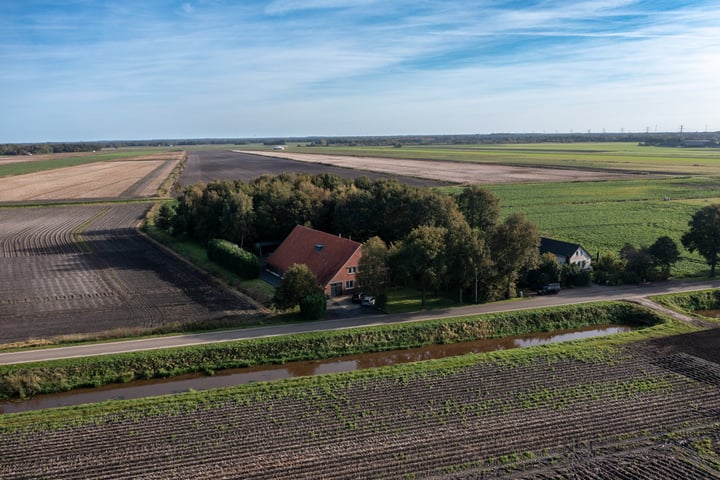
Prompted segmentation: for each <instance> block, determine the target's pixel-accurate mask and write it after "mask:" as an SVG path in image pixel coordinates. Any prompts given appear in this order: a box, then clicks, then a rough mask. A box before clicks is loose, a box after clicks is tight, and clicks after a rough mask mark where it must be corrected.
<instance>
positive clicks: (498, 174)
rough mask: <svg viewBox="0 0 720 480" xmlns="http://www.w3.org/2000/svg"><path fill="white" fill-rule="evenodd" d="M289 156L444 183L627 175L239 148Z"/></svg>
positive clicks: (486, 182)
mask: <svg viewBox="0 0 720 480" xmlns="http://www.w3.org/2000/svg"><path fill="white" fill-rule="evenodd" d="M241 153H247V154H250V153H252V154H253V155H264V156H267V157H272V158H281V159H290V160H294V161H299V162H308V163H312V164H316V163H319V164H323V165H329V166H333V167H343V168H353V169H359V170H367V171H371V172H382V173H385V174H391V175H397V176H403V177H413V178H423V179H432V180H436V181H441V182H448V183H462V184H497V183H527V182H580V181H592V180H610V179H618V178H628V175H629V174H623V173H618V172H607V171H594V170H587V169H585V170H581V169H571V168H553V167H527V166H512V165H498V164H495V165H493V164H479V163H470V162H450V161H448V162H443V161H435V160H407V159H400V158H392V159H391V158H379V157H353V156H342V155H321V154H313V153H294V152H293V153H290V152H241Z"/></svg>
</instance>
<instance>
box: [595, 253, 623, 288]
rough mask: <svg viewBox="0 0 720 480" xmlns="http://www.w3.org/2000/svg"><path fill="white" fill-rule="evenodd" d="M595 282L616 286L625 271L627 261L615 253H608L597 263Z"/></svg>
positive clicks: (601, 256)
mask: <svg viewBox="0 0 720 480" xmlns="http://www.w3.org/2000/svg"><path fill="white" fill-rule="evenodd" d="M594 265H595V268H594V273H595V282H596V283H599V284H603V285H611V284H612V285H616V284H617V282H618V279H619V278H620V277H621V276H622V274H623V272H624V271H625V260H623V259H622V258H619V257H618V256H617V255H616V254H615V253H613V252H607V253H604V254H602V255H600V257H599V258H598V261H597V262H595V264H594Z"/></svg>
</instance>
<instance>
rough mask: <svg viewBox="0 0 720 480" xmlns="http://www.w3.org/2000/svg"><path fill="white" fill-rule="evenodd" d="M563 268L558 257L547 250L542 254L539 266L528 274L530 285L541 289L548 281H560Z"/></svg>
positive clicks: (535, 288)
mask: <svg viewBox="0 0 720 480" xmlns="http://www.w3.org/2000/svg"><path fill="white" fill-rule="evenodd" d="M561 271H562V268H561V266H560V264H559V263H558V261H557V257H556V256H555V255H554V254H552V253H550V252H546V253H543V254H542V255H541V256H540V260H539V263H538V266H537V268H534V269H533V270H530V271H529V272H528V275H527V283H528V286H529V287H530V288H532V289H534V290H540V289H541V288H542V287H543V286H544V285H547V284H548V283H558V282H560V272H561Z"/></svg>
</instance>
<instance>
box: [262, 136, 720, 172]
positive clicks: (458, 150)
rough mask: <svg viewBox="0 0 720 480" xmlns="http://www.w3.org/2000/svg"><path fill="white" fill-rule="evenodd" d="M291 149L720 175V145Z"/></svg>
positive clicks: (344, 153) (442, 146)
mask: <svg viewBox="0 0 720 480" xmlns="http://www.w3.org/2000/svg"><path fill="white" fill-rule="evenodd" d="M270 148H271V147H266V149H270ZM287 151H288V152H302V153H321V154H335V155H356V156H376V157H386V158H398V159H400V158H403V159H418V160H441V161H442V160H445V161H456V162H474V163H498V164H507V165H532V166H552V167H562V168H579V169H593V170H605V171H618V172H636V173H653V174H685V175H712V174H718V175H720V149H711V148H668V147H642V146H639V145H637V144H635V143H538V144H536V143H533V144H479V145H421V146H415V145H408V146H403V147H402V148H394V147H391V146H387V147H340V146H330V147H297V146H291V145H288V147H287Z"/></svg>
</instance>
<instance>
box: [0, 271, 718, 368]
mask: <svg viewBox="0 0 720 480" xmlns="http://www.w3.org/2000/svg"><path fill="white" fill-rule="evenodd" d="M711 288H720V280H715V281H703V282H683V281H670V282H661V283H657V284H648V285H638V286H622V287H602V286H597V285H593V286H591V287H588V288H577V289H571V290H563V291H562V292H561V293H560V294H558V295H550V296H531V297H527V298H523V299H517V300H512V301H506V302H496V303H489V304H482V305H472V306H467V307H458V308H452V309H440V310H429V311H423V312H415V313H405V314H396V315H363V316H354V317H352V318H345V319H337V320H322V321H318V322H306V323H295V324H283V325H270V326H264V327H254V328H244V329H236V330H223V331H214V332H207V333H194V334H184V335H172V336H163V337H152V338H144V339H138V340H126V341H118V342H109V343H92V344H82V345H76V346H69V347H56V348H47V349H37V350H24V351H18V352H8V353H0V365H4V364H14V363H28V362H37V361H46V360H58V359H63V358H76V357H87V356H94V355H110V354H116V353H126V352H137V351H142V350H155V349H162V348H174V347H184V346H190V345H201V344H207V343H217V342H229V341H233V340H244V339H251V338H261V337H272V336H278V335H288V334H295V333H307V332H318V331H326V330H339V329H345V328H354V327H368V326H374V325H388V324H392V323H401V322H412V321H419V320H430V319H438V318H447V317H459V316H464V315H474V314H478V313H495V312H506V311H514V310H527V309H532V308H539V307H549V306H558V305H571V304H579V303H587V302H596V301H609V300H631V301H638V300H640V299H644V298H645V297H648V296H652V295H659V294H666V293H679V292H687V291H693V290H707V289H711Z"/></svg>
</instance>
